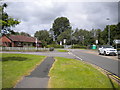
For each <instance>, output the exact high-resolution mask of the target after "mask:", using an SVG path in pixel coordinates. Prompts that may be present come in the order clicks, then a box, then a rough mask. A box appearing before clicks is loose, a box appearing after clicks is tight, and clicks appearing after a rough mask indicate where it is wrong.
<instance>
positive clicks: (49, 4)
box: [6, 0, 118, 35]
mask: <svg viewBox="0 0 120 90" xmlns="http://www.w3.org/2000/svg"><path fill="white" fill-rule="evenodd" d="M7 3H8V7H7V9H6V12H7V13H8V14H9V15H10V16H11V17H13V18H16V19H18V20H19V21H21V23H20V24H19V25H17V26H16V27H15V28H13V29H14V30H15V31H19V32H21V31H24V32H27V33H29V34H31V35H34V33H35V32H36V31H38V30H49V29H50V28H51V27H52V23H53V22H54V20H55V19H56V18H57V17H62V16H64V17H67V18H68V19H69V21H70V24H71V26H72V28H73V29H75V28H79V29H81V28H82V29H87V30H91V29H92V28H95V29H98V28H100V29H102V30H103V28H104V27H105V25H107V24H117V22H118V2H79V1H77V2H74V1H69V2H62V1H57V2H55V1H51V0H48V1H46V0H42V1H41V0H40V1H39V0H36V1H33V2H7ZM106 18H110V20H106Z"/></svg>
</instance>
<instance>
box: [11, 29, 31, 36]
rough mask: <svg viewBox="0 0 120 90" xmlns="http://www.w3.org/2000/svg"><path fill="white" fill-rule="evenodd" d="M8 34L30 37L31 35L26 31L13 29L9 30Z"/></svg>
mask: <svg viewBox="0 0 120 90" xmlns="http://www.w3.org/2000/svg"><path fill="white" fill-rule="evenodd" d="M10 34H12V35H24V36H29V37H31V35H30V34H28V33H26V32H15V31H13V30H11V31H10Z"/></svg>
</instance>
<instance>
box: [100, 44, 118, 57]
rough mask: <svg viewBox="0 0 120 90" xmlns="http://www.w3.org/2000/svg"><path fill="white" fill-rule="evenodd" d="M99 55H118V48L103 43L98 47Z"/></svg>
mask: <svg viewBox="0 0 120 90" xmlns="http://www.w3.org/2000/svg"><path fill="white" fill-rule="evenodd" d="M98 52H99V55H101V54H103V55H105V56H106V55H117V49H114V47H112V46H110V45H102V46H100V47H99V48H98Z"/></svg>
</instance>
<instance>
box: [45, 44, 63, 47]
mask: <svg viewBox="0 0 120 90" xmlns="http://www.w3.org/2000/svg"><path fill="white" fill-rule="evenodd" d="M51 47H54V48H64V46H62V45H56V44H51V45H47V48H51Z"/></svg>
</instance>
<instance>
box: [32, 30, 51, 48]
mask: <svg viewBox="0 0 120 90" xmlns="http://www.w3.org/2000/svg"><path fill="white" fill-rule="evenodd" d="M34 37H36V38H37V39H38V40H40V41H42V43H43V46H46V45H47V44H50V42H51V40H52V38H51V37H50V35H49V32H48V31H47V30H40V31H36V32H35V34H34Z"/></svg>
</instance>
